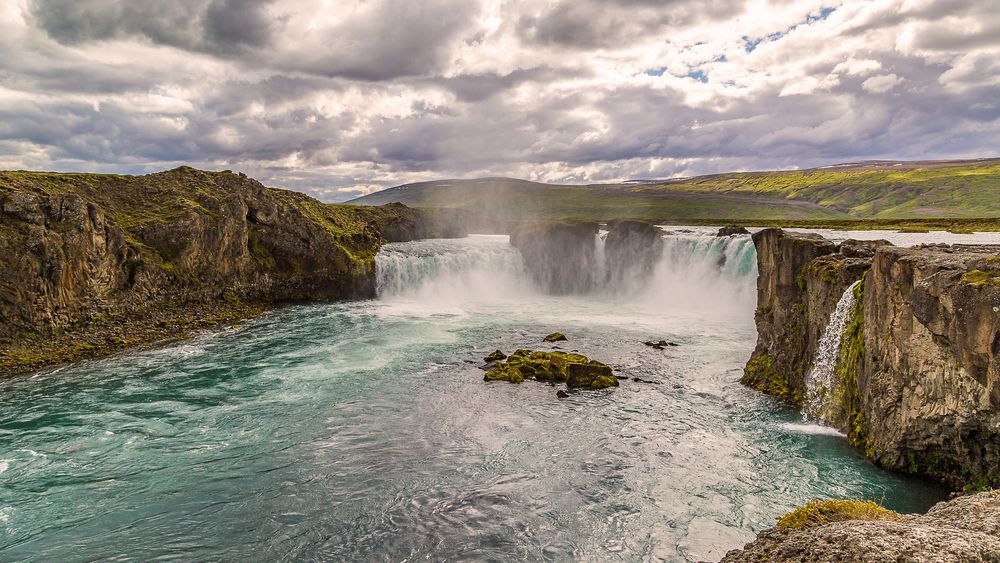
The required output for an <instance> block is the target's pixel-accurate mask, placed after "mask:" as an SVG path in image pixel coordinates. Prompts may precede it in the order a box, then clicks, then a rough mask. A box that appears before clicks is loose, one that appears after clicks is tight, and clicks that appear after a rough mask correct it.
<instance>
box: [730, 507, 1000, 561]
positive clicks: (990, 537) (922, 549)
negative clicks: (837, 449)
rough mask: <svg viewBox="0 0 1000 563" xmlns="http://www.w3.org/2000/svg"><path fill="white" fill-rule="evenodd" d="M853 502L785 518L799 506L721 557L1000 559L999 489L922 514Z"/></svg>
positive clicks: (873, 559) (901, 559) (898, 559)
mask: <svg viewBox="0 0 1000 563" xmlns="http://www.w3.org/2000/svg"><path fill="white" fill-rule="evenodd" d="M822 504H823V503H816V505H818V506H821V507H822ZM837 504H847V502H845V501H841V503H837ZM856 504H857V505H860V506H862V508H864V509H865V510H862V511H858V513H857V514H846V515H844V518H846V519H843V520H841V518H839V517H838V516H837V515H836V514H831V516H830V517H829V521H828V523H815V522H805V523H797V522H794V521H792V522H789V521H788V520H790V519H789V517H795V516H797V513H799V512H801V511H803V509H802V508H800V509H798V510H796V511H794V512H792V513H790V514H789V515H788V516H786V517H784V518H782V519H781V520H779V523H778V526H777V527H775V528H772V529H770V530H766V531H764V532H761V534H760V535H758V536H757V539H756V540H754V541H753V542H751V543H749V544H747V545H746V547H744V548H743V549H737V550H733V551H730V552H729V553H728V554H726V557H725V558H723V559H722V561H723V562H725V563H744V562H746V563H749V562H753V563H757V562H759V561H775V562H777V561H867V562H875V561H886V562H895V561H998V560H1000V491H990V492H986V493H979V494H977V495H968V496H963V497H959V498H956V499H954V500H950V501H947V502H941V503H938V504H937V505H936V506H934V508H932V509H931V510H930V511H929V512H928V513H927V514H924V515H921V516H901V515H898V514H895V513H891V512H888V511H885V510H879V509H877V508H876V509H874V510H872V509H870V508H868V507H866V506H864V505H870V504H871V503H856ZM804 508H805V509H809V508H810V506H809V505H807V506H806V507H804ZM819 520H820V521H822V520H823V519H822V518H821V519H819ZM837 520H840V521H837Z"/></svg>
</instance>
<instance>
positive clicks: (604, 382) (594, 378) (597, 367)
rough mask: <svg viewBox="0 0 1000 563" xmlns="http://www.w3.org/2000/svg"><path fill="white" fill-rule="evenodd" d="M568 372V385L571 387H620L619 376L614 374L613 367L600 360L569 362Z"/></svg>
mask: <svg viewBox="0 0 1000 563" xmlns="http://www.w3.org/2000/svg"><path fill="white" fill-rule="evenodd" d="M566 373H567V376H568V377H567V378H566V385H567V386H569V387H589V388H590V389H604V388H607V387H618V378H616V377H615V376H614V374H612V372H611V368H610V367H608V366H606V365H604V364H602V363H600V362H594V361H591V362H588V363H585V364H584V363H579V364H569V365H568V366H567V369H566Z"/></svg>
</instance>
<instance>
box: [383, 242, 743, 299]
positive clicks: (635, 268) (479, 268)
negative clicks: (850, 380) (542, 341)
mask: <svg viewBox="0 0 1000 563" xmlns="http://www.w3.org/2000/svg"><path fill="white" fill-rule="evenodd" d="M607 236H608V233H607V232H606V231H601V232H599V233H597V234H595V235H594V236H593V243H592V244H593V246H592V247H591V248H588V249H587V252H585V253H581V254H580V256H579V258H581V261H582V262H581V263H582V264H583V267H584V268H585V270H584V272H583V273H582V275H576V276H575V277H568V276H563V278H560V279H558V280H555V281H557V282H558V284H559V285H557V286H556V287H557V288H558V291H555V292H553V291H550V287H551V286H546V282H548V281H552V280H551V279H549V278H548V277H545V276H552V275H556V276H560V275H561V274H560V273H559V272H558V270H556V273H555V274H550V273H544V275H543V276H539V275H537V273H533V272H531V271H529V269H528V267H526V265H525V261H524V259H523V257H522V255H521V252H519V251H518V250H517V249H516V248H514V247H513V246H511V245H510V243H509V240H508V237H507V236H504V235H473V236H470V237H467V238H464V239H452V240H424V241H415V242H406V243H393V244H388V245H386V246H385V247H383V249H382V251H381V252H380V253H379V254H378V256H376V268H377V288H378V295H379V299H381V300H383V301H401V300H402V301H409V302H419V303H421V304H423V305H426V306H428V307H434V306H440V307H443V308H447V309H451V308H454V307H456V306H460V305H462V304H490V303H495V304H498V305H503V304H509V303H518V302H522V303H523V302H526V301H530V300H536V299H543V298H547V294H548V293H557V294H562V295H564V296H565V297H566V299H570V300H579V299H584V300H587V301H595V300H597V301H601V302H606V303H619V304H628V305H630V306H633V307H636V308H639V309H641V310H645V311H649V312H657V313H664V312H669V311H673V310H689V311H691V310H694V311H700V312H706V313H708V312H723V313H726V312H731V313H734V314H744V315H745V314H746V313H747V312H750V311H752V310H753V306H754V302H755V298H756V293H755V290H754V280H755V279H756V273H757V264H756V253H755V249H754V246H753V242H752V241H751V240H750V237H747V236H743V237H717V236H714V231H713V230H712V229H704V228H702V229H685V230H684V231H683V232H680V231H674V232H670V231H668V232H665V233H664V234H662V235H661V236H660V238H659V239H658V240H659V244H657V245H656V246H655V249H654V250H655V254H654V255H653V258H652V259H650V260H649V261H648V263H645V262H643V261H642V259H641V258H636V259H635V260H625V261H622V260H619V261H618V262H617V263H616V262H615V261H614V260H613V259H612V258H609V253H608V252H607V249H606V244H607V240H606V239H607ZM612 255H614V256H619V257H621V256H633V255H634V256H641V255H640V254H637V253H634V252H633V253H630V252H625V253H622V252H620V249H618V251H616V252H615V253H613V254H612ZM584 258H585V259H586V260H585V261H583V259H584ZM553 260H555V257H553Z"/></svg>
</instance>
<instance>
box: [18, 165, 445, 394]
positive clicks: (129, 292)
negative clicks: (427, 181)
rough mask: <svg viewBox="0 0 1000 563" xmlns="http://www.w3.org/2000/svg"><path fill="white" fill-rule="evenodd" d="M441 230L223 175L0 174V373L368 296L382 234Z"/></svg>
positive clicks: (389, 211) (433, 221) (429, 218)
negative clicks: (272, 309)
mask: <svg viewBox="0 0 1000 563" xmlns="http://www.w3.org/2000/svg"><path fill="white" fill-rule="evenodd" d="M453 234H455V233H452V232H450V231H449V229H447V227H446V226H445V225H444V223H443V222H442V221H441V220H439V219H438V217H437V215H435V214H434V213H432V212H431V211H427V210H414V209H410V208H407V207H406V206H403V205H401V204H394V205H387V206H383V207H357V206H346V205H326V204H323V203H320V202H319V201H316V200H315V199H312V198H310V197H308V196H306V195H304V194H300V193H295V192H290V191H285V190H277V189H271V188H266V187H264V186H263V185H261V184H260V183H259V182H257V181H256V180H254V179H252V178H248V177H246V176H244V175H242V174H233V173H231V172H204V171H200V170H195V169H193V168H188V167H181V168H177V169H175V170H170V171H167V172H162V173H157V174H150V175H147V176H117V175H103V174H56V173H41V172H0V375H2V374H10V373H17V372H22V371H28V370H31V369H36V368H38V367H42V366H45V365H50V364H55V363H62V362H68V361H75V360H78V359H82V358H86V357H92V356H98V355H103V354H106V353H108V352H110V351H112V350H115V349H118V348H122V347H126V346H130V345H135V344H144V343H148V342H152V341H156V340H160V339H163V338H169V337H176V336H180V335H182V334H184V333H185V332H186V331H188V330H189V329H192V328H197V327H200V326H209V325H213V324H217V323H219V322H226V321H232V320H236V319H240V318H245V317H248V316H252V315H254V314H257V313H259V312H260V311H261V310H263V308H265V307H266V306H268V305H270V304H274V303H282V302H292V301H310V300H324V299H347V298H364V297H371V296H373V295H374V291H375V287H374V269H375V263H374V257H375V254H376V253H377V252H378V249H379V247H380V246H381V245H382V244H383V243H385V242H387V241H401V240H411V239H415V238H425V237H432V236H433V237H437V236H450V235H453Z"/></svg>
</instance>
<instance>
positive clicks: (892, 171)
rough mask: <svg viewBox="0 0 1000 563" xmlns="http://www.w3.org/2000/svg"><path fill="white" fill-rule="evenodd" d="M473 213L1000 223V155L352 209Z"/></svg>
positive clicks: (423, 194) (443, 188)
mask: <svg viewBox="0 0 1000 563" xmlns="http://www.w3.org/2000/svg"><path fill="white" fill-rule="evenodd" d="M392 202H401V203H404V204H406V205H409V206H413V207H445V208H455V209H464V210H469V211H470V212H474V214H477V215H480V214H481V215H483V216H488V217H491V218H493V219H497V220H515V221H516V220H523V219H530V218H539V217H574V218H581V219H598V220H608V219H615V218H625V217H629V218H641V219H650V220H659V221H677V220H713V219H714V220H856V219H877V220H898V219H939V218H1000V158H993V159H980V160H952V161H916V162H897V161H868V162H859V163H851V164H841V165H835V166H826V167H822V168H812V169H807V170H793V171H774V172H732V173H726V174H712V175H708V176H697V177H694V178H683V179H677V180H666V181H645V180H644V181H642V182H624V183H621V184H592V185H585V186H569V185H553V184H541V183H537V182H529V181H526V180H516V179H511V178H482V179H476V180H437V181H431V182H420V183H415V184H406V185H402V186H397V187H394V188H389V189H386V190H383V191H380V192H376V193H373V194H369V195H367V196H364V197H360V198H357V199H355V200H353V201H350V202H349V203H353V204H359V205H381V204H385V203H392Z"/></svg>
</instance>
